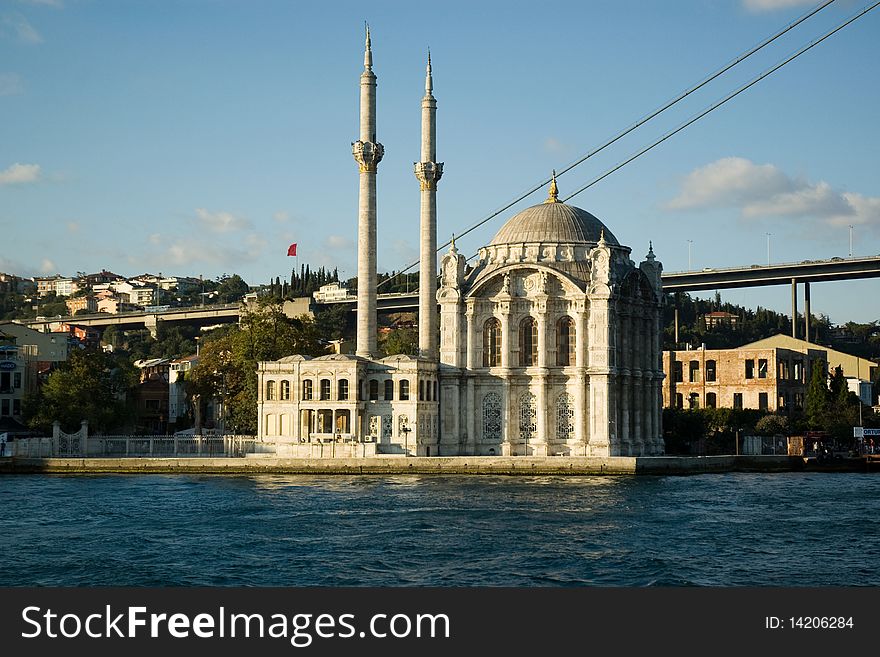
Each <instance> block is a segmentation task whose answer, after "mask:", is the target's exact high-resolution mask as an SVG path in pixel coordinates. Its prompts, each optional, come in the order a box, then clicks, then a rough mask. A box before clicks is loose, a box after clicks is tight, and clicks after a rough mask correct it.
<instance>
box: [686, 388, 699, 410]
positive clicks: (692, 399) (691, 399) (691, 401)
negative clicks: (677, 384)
mask: <svg viewBox="0 0 880 657" xmlns="http://www.w3.org/2000/svg"><path fill="white" fill-rule="evenodd" d="M699 407H700V395H698V394H697V393H695V392H692V393H691V394H689V395H688V408H689V409H691V410H696V409H698V408H699Z"/></svg>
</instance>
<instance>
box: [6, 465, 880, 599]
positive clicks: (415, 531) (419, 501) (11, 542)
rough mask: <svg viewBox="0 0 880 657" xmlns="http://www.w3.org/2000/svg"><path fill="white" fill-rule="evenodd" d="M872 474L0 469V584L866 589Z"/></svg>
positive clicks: (873, 543)
mask: <svg viewBox="0 0 880 657" xmlns="http://www.w3.org/2000/svg"><path fill="white" fill-rule="evenodd" d="M878 497H880V476H877V475H865V474H853V473H838V474H835V473H816V474H808V473H788V474H741V473H740V474H724V475H698V476H689V477H632V476H629V477H523V478H519V477H484V476H474V477H454V476H449V477H446V476H388V477H343V476H327V477H306V476H285V475H265V476H247V477H219V476H162V475H141V476H125V475H109V476H48V475H46V476H43V475H34V476H3V477H0V504H2V511H0V537H2V539H0V540H2V545H3V554H4V558H3V559H2V561H0V563H2V567H0V585H40V586H80V585H135V586H142V585H143V586H148V585H149V586H162V585H185V586H197V585H206V586H227V585H230V586H232V585H235V586H242V585H244V586H250V585H253V586H305V585H325V586H346V585H347V586H361V585H364V586H367V585H369V586H398V585H400V586H429V585H433V586H471V585H493V586H494V585H510V586H572V585H598V586H663V585H696V586H719V585H720V586H765V585H766V586H826V585H842V586H853V585H868V586H877V585H880V575H878V568H877V566H878V564H880V540H878V539H880V514H878V513H877V508H878V506H877V499H878Z"/></svg>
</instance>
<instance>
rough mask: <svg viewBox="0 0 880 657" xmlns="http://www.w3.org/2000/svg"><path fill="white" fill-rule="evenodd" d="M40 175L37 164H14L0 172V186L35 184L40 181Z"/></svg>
mask: <svg viewBox="0 0 880 657" xmlns="http://www.w3.org/2000/svg"><path fill="white" fill-rule="evenodd" d="M40 174H41V171H40V165H39V164H19V163H18V162H16V163H15V164H13V165H12V166H10V167H8V168H6V169H4V170H3V171H0V185H23V184H26V183H32V182H37V181H38V180H39V179H40Z"/></svg>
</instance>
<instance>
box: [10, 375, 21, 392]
mask: <svg viewBox="0 0 880 657" xmlns="http://www.w3.org/2000/svg"><path fill="white" fill-rule="evenodd" d="M12 387H13V388H21V372H13V373H12Z"/></svg>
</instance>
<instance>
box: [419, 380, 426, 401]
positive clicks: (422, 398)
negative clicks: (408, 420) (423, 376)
mask: <svg viewBox="0 0 880 657" xmlns="http://www.w3.org/2000/svg"><path fill="white" fill-rule="evenodd" d="M419 401H425V382H424V381H419Z"/></svg>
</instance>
